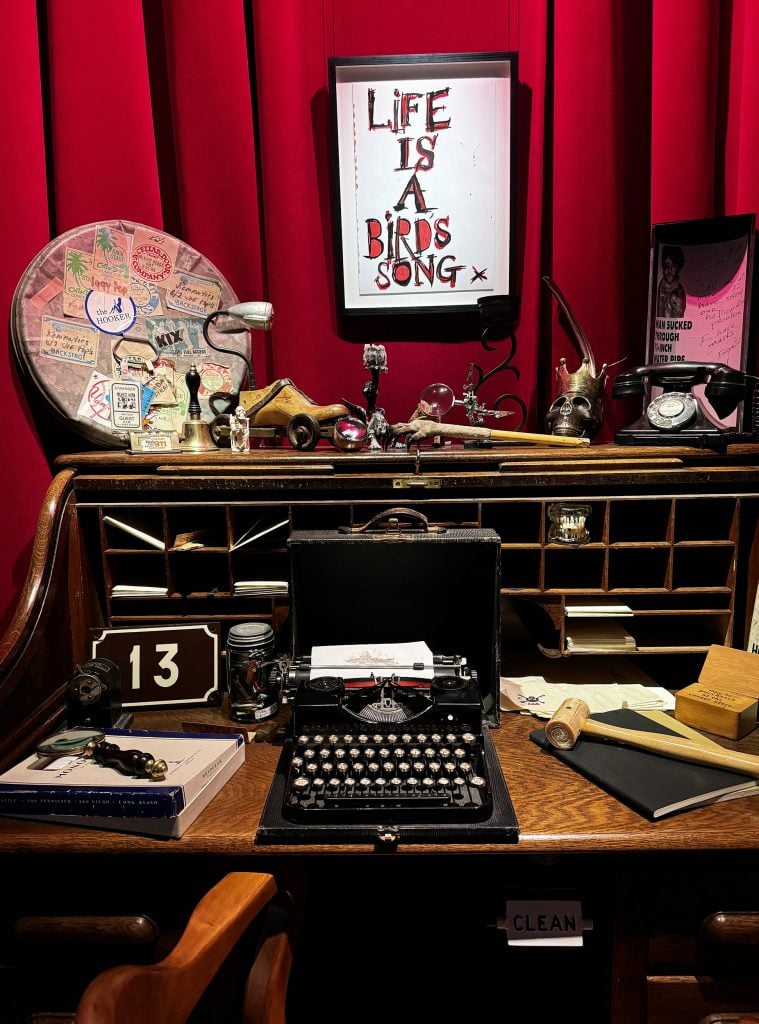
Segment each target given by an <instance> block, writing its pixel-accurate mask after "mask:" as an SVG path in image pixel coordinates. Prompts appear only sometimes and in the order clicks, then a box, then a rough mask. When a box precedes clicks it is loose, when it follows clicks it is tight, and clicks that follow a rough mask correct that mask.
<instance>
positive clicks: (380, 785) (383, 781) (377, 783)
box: [374, 775, 387, 789]
mask: <svg viewBox="0 0 759 1024" xmlns="http://www.w3.org/2000/svg"><path fill="white" fill-rule="evenodd" d="M374 785H375V787H376V788H377V789H384V788H385V786H386V785H387V779H383V778H382V776H381V775H379V776H378V777H377V778H376V779H375V780H374Z"/></svg>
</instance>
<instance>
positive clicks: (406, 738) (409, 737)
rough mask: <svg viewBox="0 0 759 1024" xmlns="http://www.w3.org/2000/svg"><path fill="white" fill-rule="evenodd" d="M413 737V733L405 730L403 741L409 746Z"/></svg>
mask: <svg viewBox="0 0 759 1024" xmlns="http://www.w3.org/2000/svg"><path fill="white" fill-rule="evenodd" d="M413 738H414V737H413V736H412V735H411V733H409V732H404V734H403V735H402V736H401V743H405V744H406V746H408V745H409V743H411V741H412V740H413Z"/></svg>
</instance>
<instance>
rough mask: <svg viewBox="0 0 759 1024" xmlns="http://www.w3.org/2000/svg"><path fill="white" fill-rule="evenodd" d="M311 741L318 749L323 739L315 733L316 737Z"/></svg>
mask: <svg viewBox="0 0 759 1024" xmlns="http://www.w3.org/2000/svg"><path fill="white" fill-rule="evenodd" d="M312 741H313V744H314V746H315V747H320V746H321V745H322V743H324V737H323V736H322V735H321V734H320V733H317V734H316V736H314V737H313V739H312Z"/></svg>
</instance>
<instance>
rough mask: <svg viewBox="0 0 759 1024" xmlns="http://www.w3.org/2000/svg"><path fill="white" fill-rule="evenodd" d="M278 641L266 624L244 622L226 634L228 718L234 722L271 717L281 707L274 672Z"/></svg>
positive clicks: (254, 720)
mask: <svg viewBox="0 0 759 1024" xmlns="http://www.w3.org/2000/svg"><path fill="white" fill-rule="evenodd" d="M274 648H275V638H274V630H273V629H272V628H271V626H270V625H269V624H268V623H266V622H241V623H238V625H236V626H232V627H231V628H230V630H229V633H228V635H227V690H228V691H229V717H230V718H231V719H232V720H233V721H235V722H261V721H263V720H264V719H266V718H272V717H273V716H274V715H276V713H277V708H278V706H279V701H278V694H277V674H276V673H275V672H273V671H272V669H273V667H274V666H273V658H274Z"/></svg>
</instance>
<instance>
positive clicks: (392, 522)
mask: <svg viewBox="0 0 759 1024" xmlns="http://www.w3.org/2000/svg"><path fill="white" fill-rule="evenodd" d="M402 518H405V519H410V520H412V523H413V524H415V525H416V527H417V529H416V530H415V531H414V532H416V533H445V527H444V526H433V525H431V524H430V521H429V519H428V518H427V516H425V515H423V514H422V513H421V512H417V511H416V509H413V508H404V507H402V506H399V507H397V508H387V509H385V510H384V511H383V512H378V513H377V515H376V516H372V518H371V519H370V520H369V522H368V523H364V525H363V526H341V527H340V530H341V532H342V533H376V532H379V530H380V529H381V528H384V529H383V532H382V536H383V537H387V536H395V537H398V536H400V535H401V532H402V530H403V529H404V526H403V525H402V524H401V522H400V520H401V519H402ZM405 529H406V531H407V532H410V530H411V528H410V527H409V526H408V525H406V526H405Z"/></svg>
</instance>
